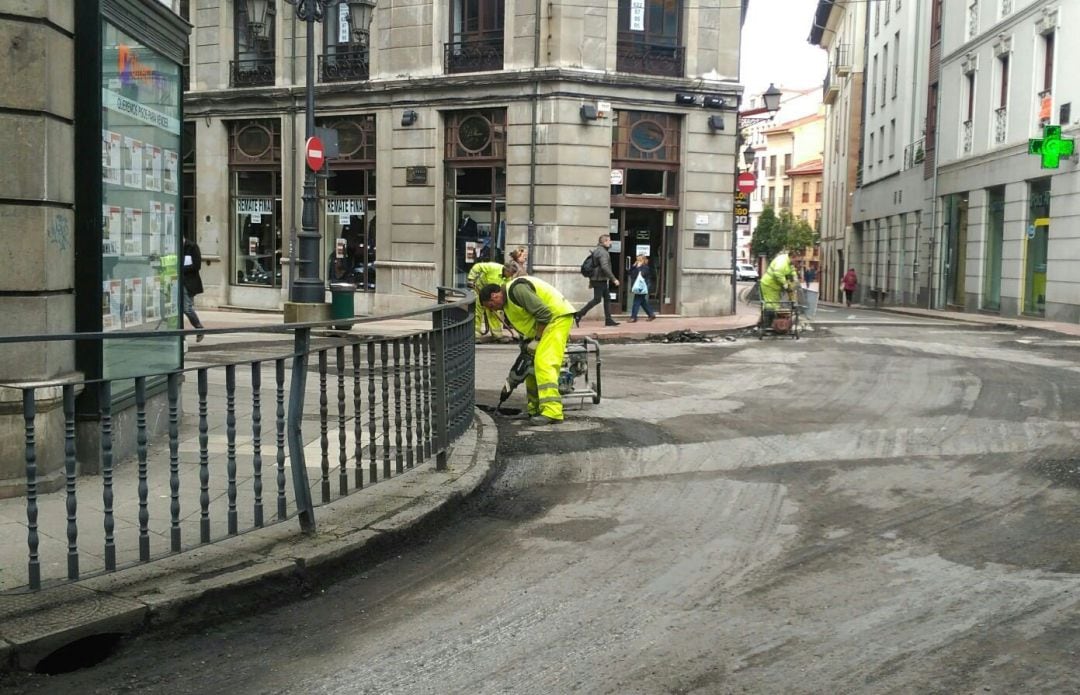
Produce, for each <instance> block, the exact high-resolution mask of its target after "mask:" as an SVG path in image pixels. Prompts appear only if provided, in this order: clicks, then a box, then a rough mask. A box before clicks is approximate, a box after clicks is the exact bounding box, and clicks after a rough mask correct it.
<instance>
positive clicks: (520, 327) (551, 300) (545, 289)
mask: <svg viewBox="0 0 1080 695" xmlns="http://www.w3.org/2000/svg"><path fill="white" fill-rule="evenodd" d="M519 282H524V283H528V284H529V285H532V288H533V290H534V291H535V292H536V296H537V297H539V298H540V301H541V302H543V303H544V306H546V307H547V308H548V309H549V310H550V311H551V317H552V318H553V319H555V318H559V317H560V316H569V315H571V314H573V313H574V312H575V311H577V310H576V309H574V305H573V304H571V303H570V302H569V301H567V299H566V297H564V296H562V293H561V292H559V291H558V290H557V289H555V288H554V287H552V286H551V285H549V284H548V283H546V282H544V281H543V280H540V279H539V278H534V277H520V278H514V279H513V280H511V281H510V284H509V285H507V286H506V304H505V305H504V306H503V312H504V313H505V314H506V319H507V320H508V321H509V322H510V324H511V325H512V326H513V327H514V330H516V331H517V332H518V333H520V334H521V335H522V337H524V338H535V337H536V317H535V316H533V315H532V314H531V313H529V312H528V311H526V310H525V309H524V308H523V307H520V306H518V305H517V304H515V303H514V300H513V299H511V293H510V290H511V289H512V288H513V287H514V285H516V284H517V283H519Z"/></svg>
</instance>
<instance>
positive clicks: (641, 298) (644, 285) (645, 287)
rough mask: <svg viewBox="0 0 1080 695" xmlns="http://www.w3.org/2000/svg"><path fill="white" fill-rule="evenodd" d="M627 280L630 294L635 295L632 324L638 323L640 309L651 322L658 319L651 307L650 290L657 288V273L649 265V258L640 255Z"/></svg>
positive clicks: (631, 315) (631, 314)
mask: <svg viewBox="0 0 1080 695" xmlns="http://www.w3.org/2000/svg"><path fill="white" fill-rule="evenodd" d="M627 280H628V281H629V282H630V293H631V294H633V295H634V304H633V306H631V307H630V323H637V315H638V309H644V310H645V313H646V314H648V315H649V321H653V320H654V319H656V314H655V313H653V310H652V307H651V306H649V289H650V288H651V287H655V286H656V273H655V272H653V269H652V266H650V265H649V257H648V256H645V255H638V257H637V258H636V259H635V260H634V265H633V267H632V268H630V275H629V277H627Z"/></svg>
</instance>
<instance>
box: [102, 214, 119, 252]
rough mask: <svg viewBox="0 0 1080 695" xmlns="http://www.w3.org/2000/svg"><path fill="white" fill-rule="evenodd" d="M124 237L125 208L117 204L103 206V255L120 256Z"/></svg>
mask: <svg viewBox="0 0 1080 695" xmlns="http://www.w3.org/2000/svg"><path fill="white" fill-rule="evenodd" d="M123 237H124V211H123V209H121V208H119V207H117V206H115V205H103V206H101V255H103V256H119V255H120V249H121V242H122V240H123Z"/></svg>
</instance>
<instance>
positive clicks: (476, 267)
mask: <svg viewBox="0 0 1080 695" xmlns="http://www.w3.org/2000/svg"><path fill="white" fill-rule="evenodd" d="M511 275H512V272H507V271H506V268H505V266H503V264H502V263H491V262H488V261H481V262H480V263H475V264H473V267H472V268H470V269H469V274H468V275H467V276H466V282H467V283H468V285H469V287H470V288H471V289H472V291H473V292H475V293H476V294H477V297H476V316H475V319H474V321H473V329H474V330H475V333H476V337H477V338H478V339H479V338H482V337H483V335H484V319H485V318H487V325H488V330H489V331H490V334H491V337H492V339H494V340H500V341H501V340H502V337H503V331H502V319H501V318H500V317H499V314H498V313H497V312H494V311H488V310H487V309H485V308H484V306H483V305H482V304H481V303H480V296H479V295H480V290H482V289H483V288H484V287H487V286H488V285H502V284H504V283H505V282H506V280H507V279H508V278H509V277H511Z"/></svg>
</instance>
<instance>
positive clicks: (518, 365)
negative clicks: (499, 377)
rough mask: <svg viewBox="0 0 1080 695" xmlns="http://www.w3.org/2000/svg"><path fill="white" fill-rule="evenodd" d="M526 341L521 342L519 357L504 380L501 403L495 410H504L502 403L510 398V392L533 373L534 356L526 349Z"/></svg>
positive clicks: (498, 411) (500, 395) (500, 397)
mask: <svg viewBox="0 0 1080 695" xmlns="http://www.w3.org/2000/svg"><path fill="white" fill-rule="evenodd" d="M525 345H526V343H524V342H522V343H521V352H520V353H518V356H517V359H516V360H514V364H513V365H511V367H510V372H509V373H508V374H507V375H506V381H505V382H503V387H502V392H501V393H500V394H499V404H498V405H497V406H495V412H496V413H501V412H502V405H503V403H505V402H506V401H507V399H508V398H510V394H512V393H513V392H514V389H516V388H517V387H518V386H519V385H521V383H522V382H524V381H525V378H526V377H528V376H529V375H530V374H532V371H533V356H532V354H530V353H529V351H528V350H526V349H525Z"/></svg>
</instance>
